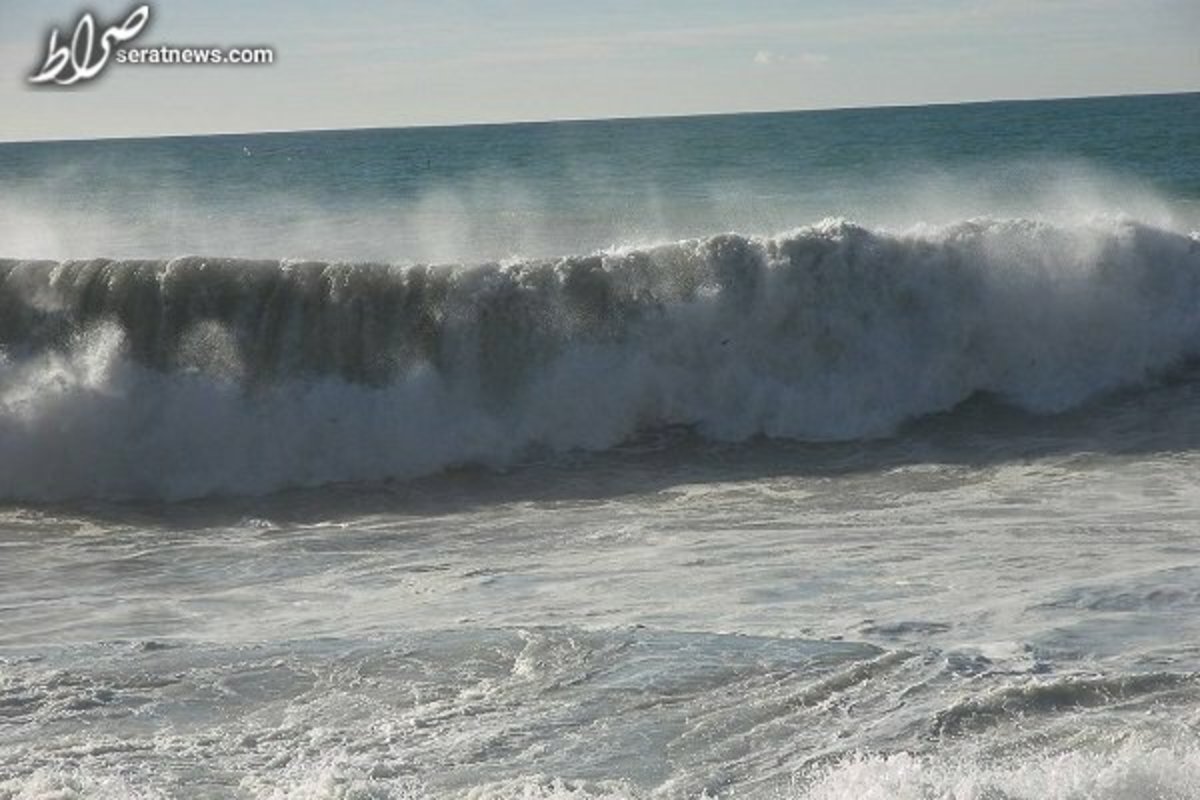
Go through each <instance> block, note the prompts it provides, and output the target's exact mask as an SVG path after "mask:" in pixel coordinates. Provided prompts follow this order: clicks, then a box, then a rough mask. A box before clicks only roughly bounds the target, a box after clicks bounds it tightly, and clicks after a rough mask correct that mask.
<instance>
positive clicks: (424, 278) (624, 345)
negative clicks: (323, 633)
mask: <svg viewBox="0 0 1200 800" xmlns="http://www.w3.org/2000/svg"><path fill="white" fill-rule="evenodd" d="M1198 301H1200V234H1197V233H1194V232H1186V231H1182V230H1174V229H1171V228H1166V227H1161V226H1157V225H1153V224H1149V223H1146V222H1142V221H1139V220H1137V219H1134V218H1130V217H1097V218H1093V219H1090V220H1088V221H1086V222H1079V223H1074V224H1066V223H1052V222H1047V221H1041V220H1036V219H1023V218H1013V219H997V218H973V219H968V220H963V221H960V222H957V223H953V224H949V225H939V226H929V225H925V226H917V227H913V228H908V229H904V230H889V229H884V228H870V227H866V226H862V225H858V224H855V223H853V222H850V221H847V220H843V219H828V220H824V221H822V222H820V223H818V224H815V225H810V226H806V227H801V228H798V229H795V230H792V231H789V232H787V233H784V234H781V235H778V236H774V237H759V236H751V235H745V234H738V233H729V234H723V235H717V236H710V237H704V238H696V239H688V240H683V241H678V242H669V243H664V244H660V245H656V246H641V247H615V248H611V249H608V250H604V251H599V252H592V253H584V254H578V255H570V256H565V257H562V258H549V259H532V260H522V259H512V260H509V261H506V262H493V263H483V264H474V265H418V266H397V265H390V264H380V263H376V264H371V263H336V262H313V261H288V260H245V259H236V258H209V257H199V256H187V257H180V258H173V259H166V260H157V261H156V260H108V259H86V260H68V261H38V260H16V259H10V260H3V261H0V352H2V355H0V496H2V497H4V498H9V499H14V498H16V499H56V498H63V497H165V498H169V499H175V498H183V497H194V496H201V495H207V494H247V493H248V494H258V493H264V492H270V491H274V490H278V489H282V488H285V487H291V486H314V485H321V484H325V483H332V482H343V481H373V480H382V479H387V478H410V477H415V476H419V475H425V474H429V473H432V472H436V471H439V470H443V469H446V468H448V467H452V466H457V465H464V464H484V465H501V464H507V463H512V462H513V461H514V460H516V459H519V458H521V457H522V455H523V454H526V453H528V452H530V451H532V450H550V451H566V450H572V449H585V450H602V449H605V448H610V447H613V446H615V445H617V444H620V443H621V442H624V441H627V440H628V439H630V438H631V437H633V436H635V435H637V434H638V433H639V432H644V431H647V430H653V429H656V428H663V427H668V426H677V425H683V426H688V427H690V428H693V429H694V430H696V431H697V432H699V433H700V435H702V436H704V437H708V438H711V439H715V440H720V441H741V440H745V439H748V438H752V437H757V436H765V437H770V438H783V439H795V440H802V441H830V440H834V441H844V440H857V439H871V438H876V437H881V436H887V435H889V434H890V433H892V432H894V431H895V430H896V429H897V428H898V427H899V426H901V425H902V424H904V423H905V422H907V421H910V420H913V419H917V418H921V417H924V416H928V415H931V414H936V413H939V412H942V411H946V410H948V409H952V408H954V407H956V406H957V405H959V404H961V403H963V402H964V401H966V400H967V399H969V398H971V397H972V396H975V395H977V394H980V393H986V394H989V395H994V396H997V397H999V398H1002V399H1003V400H1004V401H1005V402H1008V403H1011V404H1012V405H1014V406H1016V407H1018V408H1021V409H1025V410H1028V411H1031V412H1034V413H1054V412H1059V411H1064V410H1067V409H1071V408H1075V407H1078V406H1079V405H1080V404H1082V403H1085V402H1087V401H1088V400H1090V399H1092V398H1095V397H1098V396H1101V395H1104V394H1105V393H1109V392H1112V391H1114V390H1116V389H1118V388H1122V387H1129V386H1138V385H1142V384H1144V383H1146V382H1147V381H1152V380H1154V379H1155V378H1156V377H1157V376H1159V375H1161V374H1163V373H1164V371H1166V370H1169V369H1171V368H1172V367H1175V366H1177V365H1179V364H1181V363H1182V362H1185V361H1187V360H1189V359H1192V358H1195V357H1196V356H1198V355H1200V302H1198Z"/></svg>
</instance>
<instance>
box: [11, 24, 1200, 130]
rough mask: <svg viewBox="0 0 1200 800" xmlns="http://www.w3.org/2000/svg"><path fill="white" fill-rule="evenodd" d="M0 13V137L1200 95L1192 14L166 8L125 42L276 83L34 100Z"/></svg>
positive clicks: (42, 28)
mask: <svg viewBox="0 0 1200 800" xmlns="http://www.w3.org/2000/svg"><path fill="white" fill-rule="evenodd" d="M83 7H87V8H91V9H92V10H94V11H95V12H96V13H97V15H98V16H99V18H100V19H101V20H104V21H115V20H116V19H118V18H120V17H122V16H124V13H125V12H127V11H128V10H129V9H130V8H131V7H132V4H131V3H130V2H128V0H121V2H111V1H110V0H93V2H90V3H79V2H65V1H64V0H0V108H2V109H4V113H3V115H2V116H0V139H6V140H12V139H33V138H64V137H65V138H86V137H93V136H122V135H157V134H172V133H207V132H217V131H249V130H279V129H295V128H341V127H360V126H392V125H421V124H457V123H467V122H497V121H510V120H528V119H561V118H582V117H611V116H643V115H661V114H689V113H711V112H731V111H748V110H776V109H793V108H797V109H799V108H828V107H840V106H869V105H892V104H919V103H933V102H955V101H965V100H987V99H998V98H1017V97H1056V96H1073V95H1092V94H1123V93H1133V92H1168V91H1192V90H1198V89H1200V3H1197V2H1196V0H1140V2H1139V1H1138V0H974V1H973V2H970V1H966V0H964V1H961V2H951V1H950V0H933V1H931V2H921V3H916V2H898V1H896V0H845V1H844V2H825V1H824V0H814V1H812V2H803V1H794V2H783V0H739V1H738V2H705V1H704V0H690V1H689V2H682V1H681V0H657V1H656V0H638V1H635V0H613V1H612V2H605V1H604V0H592V1H591V2H587V3H584V2H573V1H572V0H558V1H557V2H551V0H441V1H440V2H404V1H403V0H401V1H400V2H395V1H393V2H383V0H359V1H358V2H353V0H349V1H347V2H340V3H339V2H333V1H332V0H328V1H325V2H317V1H316V0H286V2H285V1H284V0H261V1H260V2H252V1H250V0H243V1H240V2H239V1H237V0H208V1H207V2H201V1H200V0H159V1H158V2H151V7H152V16H151V25H150V27H149V28H148V29H147V31H146V32H145V33H143V34H142V35H141V36H140V37H139V39H138V40H137V42H136V44H137V45H139V46H149V45H156V44H171V45H237V44H255V45H257V44H267V45H271V46H273V47H275V48H276V51H277V63H276V64H274V65H273V66H271V67H266V68H248V67H243V68H235V67H147V66H132V65H126V66H116V65H114V66H112V67H110V68H109V69H108V70H107V71H106V73H105V74H104V75H103V76H102V77H101V78H99V79H98V80H96V81H95V82H93V83H91V84H89V85H87V86H86V87H84V88H77V89H73V90H69V91H64V90H53V89H50V90H46V89H42V90H37V89H31V88H30V87H29V86H28V85H27V84H26V82H25V78H26V77H27V76H28V75H29V74H30V73H31V72H32V71H33V70H34V68H35V67H36V66H38V62H39V61H40V59H41V55H42V49H43V46H44V39H45V36H46V33H47V31H48V30H49V28H50V27H51V26H58V27H60V28H61V29H62V31H63V33H64V35H68V36H69V32H70V29H71V28H72V27H73V25H74V22H75V20H76V18H77V17H78V15H79V13H80V12H81V10H82V8H83Z"/></svg>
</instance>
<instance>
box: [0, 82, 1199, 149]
mask: <svg viewBox="0 0 1200 800" xmlns="http://www.w3.org/2000/svg"><path fill="white" fill-rule="evenodd" d="M1192 94H1200V88H1196V89H1184V90H1177V91H1148V92H1121V93H1116V94H1088V95H1055V96H1050V97H996V98H987V99H981V100H937V101H933V102H928V103H884V104H880V105H847V106H820V107H813V108H779V109H756V110H751V111H702V112H684V113H679V114H630V115H617V116H611V117H554V118H549V119H514V120H502V121H468V122H450V123H444V122H430V123H412V124H406V125H355V126H349V127H344V128H337V127H330V128H320V127H317V128H264V129H259V130H249V131H212V132H206V133H151V134H115V135H111V136H93V137H84V136H62V137H47V138H32V139H0V146H3V145H9V144H65V143H71V142H135V141H156V140H160V139H199V138H210V137H213V138H215V137H229V138H233V137H238V136H266V135H272V134H279V135H287V134H305V133H366V132H372V131H406V130H447V129H453V128H498V127H507V126H521V125H563V124H589V123H604V122H637V121H642V120H645V121H654V120H688V119H712V118H717V117H741V116H767V115H772V114H820V113H830V112H839V111H875V110H880V111H883V110H889V109H919V108H941V107H948V106H976V105H994V104H999V103H1052V102H1063V101H1072V100H1116V99H1121V98H1134V97H1176V96H1183V95H1192Z"/></svg>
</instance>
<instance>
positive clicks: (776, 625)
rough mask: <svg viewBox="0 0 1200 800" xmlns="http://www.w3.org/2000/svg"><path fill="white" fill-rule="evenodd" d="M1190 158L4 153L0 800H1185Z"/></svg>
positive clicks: (368, 141) (841, 143) (772, 151)
mask: <svg viewBox="0 0 1200 800" xmlns="http://www.w3.org/2000/svg"><path fill="white" fill-rule="evenodd" d="M1198 132H1200V95H1198V94H1191V95H1172V96H1155V97H1137V98H1110V99H1090V100H1067V101H1044V102H1021V103H993V104H976V105H962V106H942V107H929V108H895V109H873V110H847V111H830V112H807V113H791V114H765V115H738V116H723V117H707V118H687V119H664V120H622V121H606V122H577V123H550V124H529V125H506V126H479V127H463V128H427V129H409V130H370V131H342V132H332V131H331V132H312V133H279V134H257V135H249V136H207V137H191V138H170V139H155V140H120V141H115V140H114V141H71V142H47V143H9V144H0V799H2V800H17V798H22V799H24V798H102V799H107V798H160V797H165V798H226V797H236V798H305V799H314V800H315V799H316V798H425V797H439V798H440V797H468V798H531V799H532V798H651V797H653V798H692V797H705V796H707V797H753V798H759V797H762V798H810V799H811V800H835V799H836V800H851V799H852V798H853V799H856V800H857V799H859V798H866V799H870V800H874V799H875V798H903V799H904V800H909V799H912V800H916V799H917V798H921V799H924V798H929V800H934V799H935V798H936V799H937V800H942V799H944V798H954V799H956V800H957V799H959V798H961V799H963V800H1000V799H1002V798H1004V799H1008V798H1011V799H1012V800H1017V799H1018V798H1019V799H1020V800H1026V799H1028V800H1033V798H1038V799H1041V798H1053V799H1055V800H1066V799H1067V798H1071V799H1072V800H1074V799H1076V798H1079V799H1082V798H1101V799H1103V800H1108V799H1109V798H1114V799H1115V798H1121V799H1123V800H1124V799H1132V798H1171V799H1175V798H1180V799H1181V798H1196V797H1200V478H1198V477H1197V476H1198V475H1200V471H1198V469H1197V468H1198V467H1200V136H1198V135H1197V133H1198Z"/></svg>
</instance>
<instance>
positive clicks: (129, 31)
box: [29, 5, 150, 86]
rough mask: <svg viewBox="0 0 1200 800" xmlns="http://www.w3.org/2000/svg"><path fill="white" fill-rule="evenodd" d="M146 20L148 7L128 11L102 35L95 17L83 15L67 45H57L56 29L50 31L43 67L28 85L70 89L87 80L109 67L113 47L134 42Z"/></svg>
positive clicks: (87, 14) (147, 18) (148, 14)
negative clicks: (45, 85) (52, 85)
mask: <svg viewBox="0 0 1200 800" xmlns="http://www.w3.org/2000/svg"><path fill="white" fill-rule="evenodd" d="M149 21H150V6H148V5H141V6H138V7H137V8H135V9H134V10H133V11H131V12H130V13H129V15H128V16H127V17H125V21H124V22H122V23H120V24H118V25H110V26H108V27H107V28H105V29H104V31H103V32H102V33H101V32H100V31H99V30H98V28H97V26H96V20H95V18H94V17H92V15H91V14H90V13H85V14H84V15H83V16H81V17H80V18H79V22H77V23H75V33H74V35H73V36H72V37H71V43H70V45H69V46H68V45H65V44H62V45H60V44H59V43H58V29H57V28H55V29H53V30H51V31H50V41H49V42H48V43H47V45H46V58H45V60H44V61H43V62H42V68H41V69H40V70H38V72H37V73H36V74H34V75H31V76H30V77H29V82H30V83H38V84H50V83H53V84H57V85H59V86H70V85H72V84H74V83H77V82H79V81H90V80H91V79H92V78H95V77H96V76H97V75H99V74H100V73H101V72H102V71H103V70H104V68H105V67H106V66H107V65H108V60H109V58H110V57H111V56H112V54H113V46H114V45H116V44H120V43H122V42H128V41H129V40H130V39H133V38H134V37H135V36H137V35H138V34H139V33H141V32H142V30H143V29H144V28H145V27H146V23H147V22H149Z"/></svg>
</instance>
